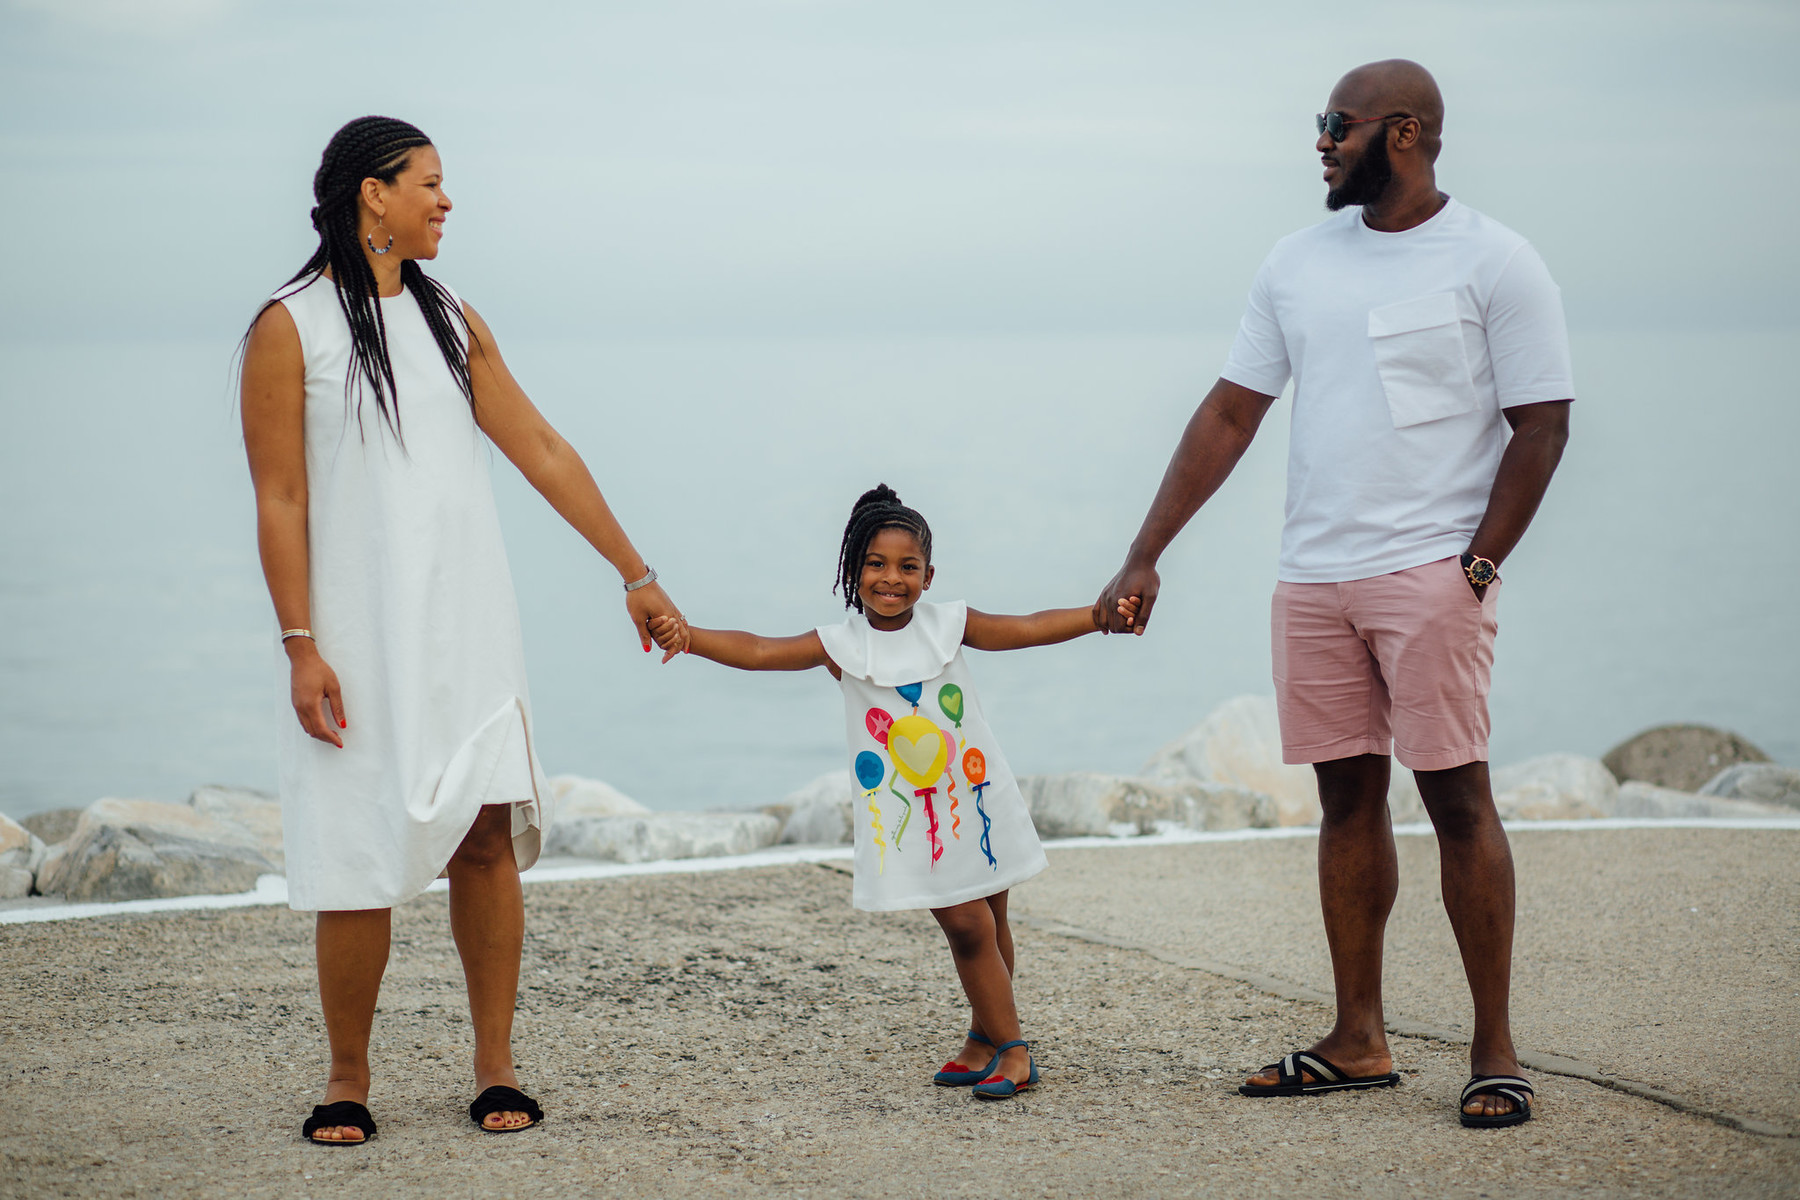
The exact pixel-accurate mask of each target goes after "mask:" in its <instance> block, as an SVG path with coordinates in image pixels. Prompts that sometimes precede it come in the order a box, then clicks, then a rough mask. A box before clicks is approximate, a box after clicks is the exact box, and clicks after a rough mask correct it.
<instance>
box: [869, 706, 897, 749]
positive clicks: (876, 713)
mask: <svg viewBox="0 0 1800 1200" xmlns="http://www.w3.org/2000/svg"><path fill="white" fill-rule="evenodd" d="M863 724H864V725H866V726H868V729H869V736H870V737H872V738H874V739H875V740H876V741H878V742H880V743H881V744H882V745H884V746H885V745H887V735H888V730H889V729H891V728H892V727H893V724H894V718H892V717H890V716H888V714H887V710H886V709H885V708H871V709H870V710H869V711H868V712H866V713H864V714H863Z"/></svg>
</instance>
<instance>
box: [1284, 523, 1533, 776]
mask: <svg viewBox="0 0 1800 1200" xmlns="http://www.w3.org/2000/svg"><path fill="white" fill-rule="evenodd" d="M1499 602H1500V581H1499V580H1498V579H1496V580H1495V581H1494V582H1493V583H1492V584H1491V585H1489V587H1488V590H1487V595H1486V597H1485V598H1484V599H1482V600H1477V599H1475V592H1474V589H1472V588H1471V587H1470V586H1469V581H1468V579H1467V577H1465V576H1464V575H1463V570H1462V563H1461V561H1460V560H1458V559H1454V558H1446V559H1442V560H1440V561H1438V562H1433V563H1426V564H1425V565H1424V566H1420V567H1411V568H1408V569H1407V570H1404V571H1395V572H1394V573H1393V574H1391V575H1377V576H1375V577H1374V578H1372V579H1353V580H1350V581H1349V582H1346V583H1278V584H1276V585H1275V600H1274V604H1273V616H1274V635H1275V636H1274V648H1275V702H1276V707H1277V709H1278V710H1279V712H1280V714H1281V760H1282V761H1283V762H1287V763H1316V762H1329V761H1330V760H1332V759H1335V758H1350V757H1352V756H1354V755H1358V754H1388V753H1390V752H1391V753H1393V754H1394V755H1395V756H1396V757H1397V758H1399V760H1400V764H1401V765H1402V766H1404V767H1409V768H1411V769H1413V770H1415V771H1441V770H1444V769H1445V768H1447V767H1460V766H1462V765H1463V764H1464V763H1471V762H1485V761H1486V760H1487V756H1488V710H1487V697H1488V681H1489V677H1490V675H1491V674H1492V672H1493V667H1494V635H1495V633H1497V632H1498V630H1499V621H1498V620H1497V618H1496V612H1497V608H1498V605H1499ZM1390 744H1391V747H1392V749H1391V751H1390Z"/></svg>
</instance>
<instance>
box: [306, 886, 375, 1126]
mask: <svg viewBox="0 0 1800 1200" xmlns="http://www.w3.org/2000/svg"><path fill="white" fill-rule="evenodd" d="M392 916H393V912H392V910H391V909H386V908H369V909H360V910H354V911H344V912H322V913H320V914H319V919H318V927H317V928H318V932H317V935H316V937H315V939H314V940H315V943H316V948H317V955H318V961H319V1004H320V1007H322V1008H323V1009H324V1010H325V1036H326V1037H327V1038H328V1039H329V1040H330V1042H331V1074H330V1076H329V1077H328V1078H327V1079H326V1082H325V1103H327V1104H334V1103H336V1102H337V1101H339V1100H354V1101H356V1102H357V1103H358V1104H367V1103H368V1102H369V1030H370V1028H371V1027H372V1026H373V1025H374V1024H375V1001H376V998H377V997H379V996H380V994H381V977H382V975H383V974H384V973H385V972H386V971H387V962H388V945H389V932H390V930H391V928H392ZM313 1139H314V1140H315V1141H321V1142H360V1141H362V1140H363V1132H362V1130H360V1129H358V1128H356V1127H355V1126H354V1125H332V1126H328V1127H326V1128H324V1129H318V1130H315V1131H314V1132H313Z"/></svg>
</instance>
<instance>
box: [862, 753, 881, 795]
mask: <svg viewBox="0 0 1800 1200" xmlns="http://www.w3.org/2000/svg"><path fill="white" fill-rule="evenodd" d="M886 777H887V768H886V767H885V766H883V765H882V762H881V755H879V754H877V753H875V752H874V751H873V750H864V751H863V752H862V753H861V754H858V755H857V756H856V779H857V782H859V783H861V784H862V786H863V790H864V791H870V790H872V789H874V788H878V787H880V786H881V781H882V780H883V779H885V778H886Z"/></svg>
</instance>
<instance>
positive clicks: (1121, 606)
mask: <svg viewBox="0 0 1800 1200" xmlns="http://www.w3.org/2000/svg"><path fill="white" fill-rule="evenodd" d="M1142 604H1143V601H1142V600H1141V599H1139V598H1138V597H1137V596H1121V597H1119V602H1118V607H1117V610H1116V611H1117V620H1118V621H1119V622H1120V623H1121V624H1122V625H1124V626H1125V627H1126V628H1130V627H1131V626H1132V625H1133V624H1135V623H1136V621H1137V616H1138V609H1139V608H1140V607H1142ZM1113 619H1114V614H1113V613H1110V612H1108V611H1107V609H1106V597H1104V596H1102V597H1101V598H1100V599H1099V600H1096V601H1095V602H1094V628H1095V629H1098V630H1099V631H1100V632H1101V633H1111V632H1112V622H1113Z"/></svg>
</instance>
